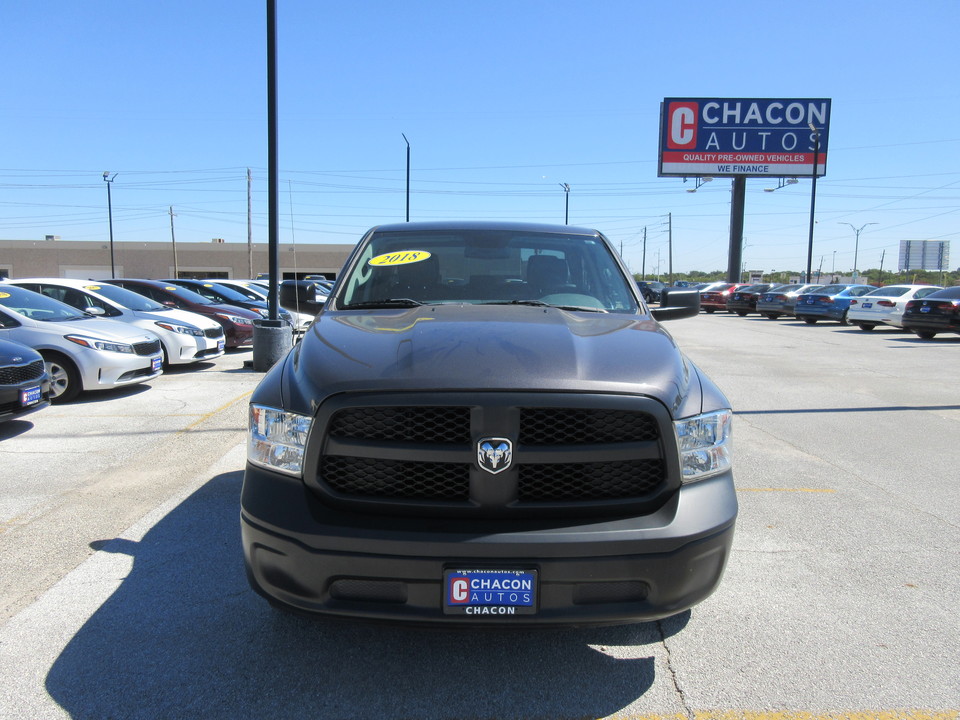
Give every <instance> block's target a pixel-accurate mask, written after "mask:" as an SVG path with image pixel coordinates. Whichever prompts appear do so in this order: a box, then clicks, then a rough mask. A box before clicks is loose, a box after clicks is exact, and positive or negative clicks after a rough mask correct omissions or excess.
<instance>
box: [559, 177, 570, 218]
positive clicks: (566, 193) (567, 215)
mask: <svg viewBox="0 0 960 720" xmlns="http://www.w3.org/2000/svg"><path fill="white" fill-rule="evenodd" d="M560 187H562V188H563V194H564V197H565V202H564V210H563V224H564V225H569V224H570V185H569V184H567V183H560Z"/></svg>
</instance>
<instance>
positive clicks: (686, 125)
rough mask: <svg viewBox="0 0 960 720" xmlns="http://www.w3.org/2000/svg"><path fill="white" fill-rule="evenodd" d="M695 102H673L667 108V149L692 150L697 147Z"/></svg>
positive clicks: (697, 108) (697, 109) (696, 110)
mask: <svg viewBox="0 0 960 720" xmlns="http://www.w3.org/2000/svg"><path fill="white" fill-rule="evenodd" d="M699 110H700V108H699V106H698V105H697V103H695V102H672V103H670V105H669V106H667V148H669V149H670V150H692V149H694V148H696V147H697V113H698V111H699Z"/></svg>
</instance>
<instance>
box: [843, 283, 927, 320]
mask: <svg viewBox="0 0 960 720" xmlns="http://www.w3.org/2000/svg"><path fill="white" fill-rule="evenodd" d="M941 289H942V288H940V287H938V286H936V285H888V286H887V287H882V288H877V289H876V290H871V291H870V292H868V293H867V294H866V295H861V296H860V297H858V298H854V299H853V301H852V302H851V304H850V309H849V310H847V321H848V322H849V323H850V324H851V325H856V326H858V327H859V328H860V329H861V330H873V329H874V328H875V327H876V326H877V325H891V326H893V327H898V328H902V327H903V309H904V308H905V307H906V306H907V303H908V302H909V301H910V300H917V299H919V298H922V297H926V296H927V295H929V294H930V293H932V292H936V291H937V290H941Z"/></svg>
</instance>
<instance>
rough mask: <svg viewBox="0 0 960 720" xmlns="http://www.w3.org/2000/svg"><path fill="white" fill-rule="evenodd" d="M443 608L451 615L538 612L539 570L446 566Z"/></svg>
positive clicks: (528, 613)
mask: <svg viewBox="0 0 960 720" xmlns="http://www.w3.org/2000/svg"><path fill="white" fill-rule="evenodd" d="M443 586H444V602H443V612H444V613H445V614H447V615H497V616H509V615H534V614H536V612H537V592H538V588H537V571H536V570H527V569H524V570H480V569H476V570H463V569H459V568H458V569H453V570H446V571H445V572H444V574H443Z"/></svg>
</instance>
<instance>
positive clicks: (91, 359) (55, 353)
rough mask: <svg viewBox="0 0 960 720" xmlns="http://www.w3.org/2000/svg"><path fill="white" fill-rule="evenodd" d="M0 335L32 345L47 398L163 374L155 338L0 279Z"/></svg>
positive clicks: (59, 398) (63, 399) (71, 395)
mask: <svg viewBox="0 0 960 720" xmlns="http://www.w3.org/2000/svg"><path fill="white" fill-rule="evenodd" d="M0 338H3V339H4V340H13V341H15V342H19V343H21V344H23V345H26V346H28V347H32V348H33V349H34V350H36V351H37V352H39V353H40V354H41V355H42V356H43V360H44V364H45V365H46V366H47V373H48V374H49V375H50V399H51V400H52V401H53V402H66V401H68V400H72V399H73V398H75V397H76V396H77V395H78V394H79V393H80V391H82V390H105V389H108V388H114V387H119V386H122V385H130V384H133V383H141V382H144V381H146V380H153V379H154V378H155V377H157V376H158V375H160V373H162V372H163V354H162V351H161V348H160V339H159V338H158V337H157V336H156V335H154V334H153V333H148V332H145V331H143V330H140V329H139V328H135V327H130V326H129V325H126V324H124V323H118V322H114V321H113V320H107V319H104V318H97V317H93V316H92V315H88V314H86V313H82V312H80V311H79V310H77V309H76V308H73V307H71V306H70V305H66V304H65V303H62V302H58V301H56V300H52V299H51V298H48V297H46V296H45V295H41V294H40V293H36V292H33V291H32V290H27V289H26V288H22V287H17V286H16V285H10V284H9V283H0Z"/></svg>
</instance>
